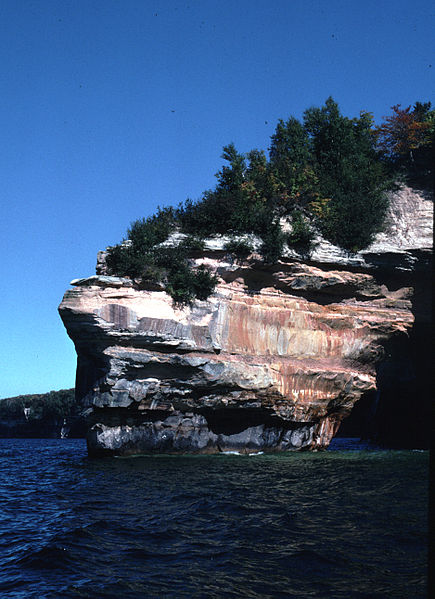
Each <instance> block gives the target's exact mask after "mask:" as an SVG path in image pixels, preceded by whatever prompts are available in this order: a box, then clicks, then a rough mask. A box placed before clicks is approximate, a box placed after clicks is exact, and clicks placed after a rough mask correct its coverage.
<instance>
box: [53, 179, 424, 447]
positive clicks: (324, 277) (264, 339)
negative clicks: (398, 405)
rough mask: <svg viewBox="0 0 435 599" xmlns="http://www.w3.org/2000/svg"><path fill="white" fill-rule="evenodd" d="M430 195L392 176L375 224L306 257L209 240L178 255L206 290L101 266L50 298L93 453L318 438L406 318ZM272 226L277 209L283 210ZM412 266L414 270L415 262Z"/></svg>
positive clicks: (371, 384) (326, 435)
mask: <svg viewBox="0 0 435 599" xmlns="http://www.w3.org/2000/svg"><path fill="white" fill-rule="evenodd" d="M432 205H433V204H432V200H431V198H430V197H429V196H428V195H427V194H426V195H424V194H418V193H416V192H414V191H412V190H410V189H408V188H403V189H402V190H400V191H399V192H398V193H396V194H395V195H394V196H393V198H392V203H391V210H390V215H389V228H388V230H387V231H386V232H385V233H384V234H382V235H380V236H378V238H377V239H376V242H375V243H374V244H373V245H372V246H371V247H370V248H368V249H367V250H366V251H365V252H361V253H359V254H357V255H352V256H349V255H347V254H345V253H344V252H341V251H340V250H339V249H338V248H334V247H333V246H331V245H330V244H328V243H326V242H325V241H324V240H321V239H318V240H317V246H316V248H315V250H314V251H313V252H312V254H311V256H310V258H309V259H307V258H306V259H305V260H302V259H301V257H300V256H298V255H297V254H296V253H294V252H292V251H288V252H287V255H286V256H282V259H281V260H280V261H279V262H278V263H277V264H274V265H266V264H264V263H262V262H261V260H259V259H258V257H256V255H255V254H253V255H252V256H251V257H250V258H249V259H247V260H246V261H244V262H242V263H240V262H234V261H233V260H231V259H230V257H229V256H228V255H227V254H226V252H225V251H224V250H223V249H222V248H223V241H224V240H222V239H220V240H216V239H214V240H209V242H208V244H207V246H206V247H207V250H206V251H205V252H204V253H203V254H202V255H201V256H197V257H195V258H192V259H193V260H195V261H196V263H197V264H204V263H205V264H207V265H208V266H210V267H211V268H212V269H213V270H214V271H215V272H216V274H217V275H218V276H219V285H218V287H217V288H216V291H215V293H214V294H213V295H212V296H211V297H210V298H209V299H208V300H207V301H197V302H195V304H194V305H193V306H191V307H185V308H183V309H180V308H177V307H174V306H173V305H172V301H171V299H170V297H169V296H168V295H167V294H166V293H165V292H164V291H163V290H158V289H142V288H139V287H138V285H136V284H135V282H133V281H131V280H129V279H121V278H117V277H109V276H107V275H105V274H104V254H101V255H100V256H99V263H98V266H97V273H98V274H97V275H94V276H92V277H88V278H86V279H76V280H75V281H73V282H72V285H74V289H71V290H69V291H67V292H66V293H65V296H64V298H63V301H62V303H61V305H60V307H59V310H60V314H61V317H62V320H63V322H64V324H65V326H66V328H67V331H68V334H69V335H70V337H71V338H72V339H73V341H74V343H75V346H76V350H77V354H78V366H77V385H76V396H77V400H78V401H79V402H80V403H81V404H82V405H83V406H84V408H86V409H87V417H88V437H87V440H88V449H89V452H90V453H91V454H93V455H102V454H105V453H108V454H119V455H125V454H135V453H146V452H174V453H175V452H202V453H213V452H218V451H243V452H255V451H265V450H294V449H320V448H326V447H327V446H328V444H329V442H330V440H331V438H332V437H333V435H334V434H335V433H336V431H337V429H338V427H339V426H340V423H341V421H342V420H343V418H345V417H346V416H348V415H349V413H350V412H351V410H352V408H353V406H354V405H355V403H356V402H357V401H358V400H359V399H360V398H361V397H362V396H363V395H364V394H367V393H368V392H370V391H373V390H375V389H376V385H377V365H378V364H379V363H381V362H382V360H383V359H384V358H385V355H386V349H385V348H387V353H388V347H391V344H393V345H394V343H395V340H397V339H398V340H399V342H400V339H402V338H404V337H406V336H407V335H408V334H409V331H410V330H411V328H412V325H413V322H414V314H413V311H412V307H413V306H412V301H413V297H414V295H413V288H412V287H413V286H415V285H414V284H415V277H416V276H426V275H425V273H426V274H427V272H428V271H427V264H428V263H429V260H430V255H431V244H432V231H431V224H432ZM284 226H285V223H284ZM418 273H423V275H419V274H418Z"/></svg>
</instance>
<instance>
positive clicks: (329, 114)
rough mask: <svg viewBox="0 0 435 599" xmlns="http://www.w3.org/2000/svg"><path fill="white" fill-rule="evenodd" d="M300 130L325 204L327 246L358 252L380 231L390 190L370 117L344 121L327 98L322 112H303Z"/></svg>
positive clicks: (321, 223) (322, 220)
mask: <svg viewBox="0 0 435 599" xmlns="http://www.w3.org/2000/svg"><path fill="white" fill-rule="evenodd" d="M304 126H305V129H306V131H307V133H308V135H309V137H310V139H311V143H312V148H313V166H314V170H315V172H316V175H317V177H318V180H319V193H320V197H321V198H325V199H327V200H328V203H327V209H326V210H325V211H324V214H323V217H322V218H320V219H319V221H318V222H319V226H320V228H321V230H322V232H323V234H324V235H325V236H326V238H327V239H329V240H330V241H331V242H332V243H335V244H337V245H339V246H340V247H343V248H345V249H347V250H350V251H357V250H359V249H362V248H364V247H366V246H367V245H369V244H370V242H371V241H372V240H373V237H374V235H375V234H376V233H377V232H378V231H380V230H381V228H382V225H383V221H384V217H385V213H386V209H387V206H388V201H387V197H386V193H385V192H386V190H387V189H388V188H389V187H390V186H391V181H389V180H388V177H387V173H386V171H385V168H384V167H383V165H382V163H381V162H380V160H379V158H378V155H377V153H376V151H375V147H374V143H373V136H372V134H371V127H372V119H371V116H370V115H369V114H368V113H362V114H361V115H360V118H354V119H349V118H347V117H344V116H343V115H342V114H341V113H340V110H339V107H338V104H337V103H336V102H335V101H334V100H333V99H332V98H328V99H327V100H326V103H325V106H323V107H322V108H309V109H308V110H306V111H305V113H304Z"/></svg>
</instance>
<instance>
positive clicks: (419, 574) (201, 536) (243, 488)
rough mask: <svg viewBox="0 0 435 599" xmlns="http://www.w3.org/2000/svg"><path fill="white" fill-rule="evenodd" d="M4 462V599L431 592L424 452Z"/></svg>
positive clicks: (23, 455) (66, 447) (7, 452)
mask: <svg viewBox="0 0 435 599" xmlns="http://www.w3.org/2000/svg"><path fill="white" fill-rule="evenodd" d="M0 458H1V459H0V522H1V525H0V531H1V539H0V554H1V559H0V596H1V597H3V598H12V597H13V598H20V599H21V598H23V599H28V598H33V597H35V598H36V597H37V598H38V599H39V598H46V597H47V598H48V597H50V598H69V597H74V598H78V597H92V598H100V597H101V598H103V597H104V598H106V597H113V598H122V599H123V598H148V597H156V598H157V597H158V598H164V597H168V598H174V599H175V598H176V599H179V598H184V597H186V598H190V597H195V598H196V597H197V598H220V597H222V598H235V597H240V598H247V599H264V598H273V599H275V598H277V597H278V598H281V597H282V598H291V597H295V598H298V599H301V598H302V599H304V598H317V597H325V598H326V597H327V598H343V599H350V598H353V597H355V598H360V599H363V598H365V599H376V598H379V599H381V598H382V599H385V598H388V599H390V598H396V597H397V598H399V597H400V598H403V599H405V598H406V599H410V598H413V599H417V598H419V597H422V598H423V597H425V596H426V543H427V487H428V482H427V479H428V461H429V456H428V452H419V451H382V450H374V449H370V448H366V449H364V446H361V445H359V444H358V443H357V442H356V441H355V440H353V441H352V440H342V439H341V440H340V439H339V440H337V441H336V442H335V450H333V451H328V452H322V453H291V454H279V455H276V454H275V455H257V456H238V455H217V456H183V457H172V456H155V457H137V458H126V459H116V458H113V459H112V458H109V459H103V460H95V459H89V458H88V457H87V455H86V446H85V442H84V440H81V439H78V440H72V439H71V440H69V439H62V440H60V439H59V440H57V439H44V440H38V439H1V440H0Z"/></svg>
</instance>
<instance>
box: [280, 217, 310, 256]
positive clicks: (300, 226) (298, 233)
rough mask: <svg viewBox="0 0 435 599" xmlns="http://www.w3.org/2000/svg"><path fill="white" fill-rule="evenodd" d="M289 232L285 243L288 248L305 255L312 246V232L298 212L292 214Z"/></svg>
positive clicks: (304, 218) (305, 218) (308, 224)
mask: <svg viewBox="0 0 435 599" xmlns="http://www.w3.org/2000/svg"><path fill="white" fill-rule="evenodd" d="M291 216H292V221H291V227H292V229H291V231H290V233H287V235H286V237H285V241H286V243H287V245H288V246H289V247H292V248H294V249H296V250H299V251H300V252H301V253H302V254H307V253H308V252H309V251H310V250H311V249H312V247H313V244H314V230H313V228H312V227H311V225H310V223H309V221H308V219H307V217H306V216H305V215H304V214H303V213H302V212H301V211H300V210H294V211H293V212H292V215H291Z"/></svg>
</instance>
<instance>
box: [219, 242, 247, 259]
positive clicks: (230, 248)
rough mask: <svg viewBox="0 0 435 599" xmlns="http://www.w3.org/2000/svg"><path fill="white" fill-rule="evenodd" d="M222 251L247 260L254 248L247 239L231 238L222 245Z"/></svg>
mask: <svg viewBox="0 0 435 599" xmlns="http://www.w3.org/2000/svg"><path fill="white" fill-rule="evenodd" d="M224 249H225V250H227V252H229V253H230V254H233V255H234V256H236V257H237V258H241V259H243V258H247V257H248V256H249V254H251V253H252V252H253V250H254V247H253V245H252V243H251V242H250V241H248V240H247V239H244V238H243V237H242V238H237V237H232V238H231V239H230V241H227V242H226V243H225V245H224Z"/></svg>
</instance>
